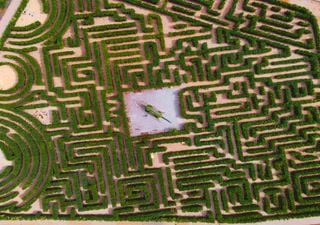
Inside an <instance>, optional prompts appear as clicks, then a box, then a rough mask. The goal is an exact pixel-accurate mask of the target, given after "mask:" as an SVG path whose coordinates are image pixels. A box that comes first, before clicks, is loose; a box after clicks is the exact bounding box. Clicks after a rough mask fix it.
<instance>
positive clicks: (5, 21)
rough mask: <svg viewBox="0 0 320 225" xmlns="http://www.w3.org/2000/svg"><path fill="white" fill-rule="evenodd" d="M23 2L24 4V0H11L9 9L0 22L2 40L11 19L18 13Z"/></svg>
mask: <svg viewBox="0 0 320 225" xmlns="http://www.w3.org/2000/svg"><path fill="white" fill-rule="evenodd" d="M21 2H22V0H11V2H10V4H9V6H8V8H7V9H6V11H5V13H4V15H3V17H2V18H1V20H0V38H2V35H3V33H4V31H5V30H6V28H7V26H8V25H9V23H10V21H11V19H12V18H13V17H14V15H15V14H16V11H17V9H18V8H19V6H20V4H21Z"/></svg>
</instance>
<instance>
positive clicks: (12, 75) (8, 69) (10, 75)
mask: <svg viewBox="0 0 320 225" xmlns="http://www.w3.org/2000/svg"><path fill="white" fill-rule="evenodd" d="M17 83H18V74H17V71H16V70H15V69H14V68H13V67H12V66H9V65H2V66H0V90H8V89H10V88H13V87H14V86H15V85H16V84H17Z"/></svg>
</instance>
